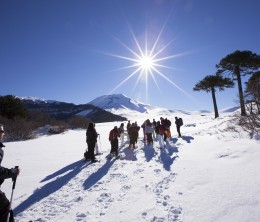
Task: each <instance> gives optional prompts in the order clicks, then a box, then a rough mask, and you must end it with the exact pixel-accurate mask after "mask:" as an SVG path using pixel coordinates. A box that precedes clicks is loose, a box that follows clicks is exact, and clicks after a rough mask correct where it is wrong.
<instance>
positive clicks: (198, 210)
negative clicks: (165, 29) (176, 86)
mask: <svg viewBox="0 0 260 222" xmlns="http://www.w3.org/2000/svg"><path fill="white" fill-rule="evenodd" d="M231 114H232V113H221V116H220V118H218V119H214V118H213V117H214V114H212V113H202V114H201V113H200V112H197V113H193V114H184V113H174V114H172V116H163V117H167V118H168V119H170V120H171V121H172V123H173V125H172V128H171V129H172V138H171V140H170V141H169V142H168V143H167V146H166V148H165V149H164V150H160V149H159V148H158V147H159V144H158V142H155V143H154V145H153V146H152V145H151V146H148V145H145V144H144V143H143V142H142V138H143V135H142V133H140V138H139V141H138V148H136V149H135V150H132V149H129V148H128V143H125V144H124V145H123V147H121V149H120V154H121V159H120V160H113V159H112V160H108V159H107V158H106V155H107V154H108V153H109V151H110V144H109V141H108V134H109V131H110V130H111V129H112V128H113V127H114V126H115V125H117V126H119V125H120V123H119V122H118V123H115V122H114V123H102V124H97V126H96V128H97V131H98V132H99V133H100V139H99V140H98V143H99V146H101V147H100V148H101V151H102V152H104V154H103V155H100V156H98V157H97V158H98V159H100V160H101V161H100V162H98V163H95V164H90V165H89V164H87V163H86V162H85V161H83V153H84V151H85V149H86V143H85V131H84V130H75V131H68V132H66V133H64V134H60V135H53V136H41V137H39V138H37V139H34V140H30V141H25V142H10V143H5V145H6V147H5V157H4V160H3V162H2V165H3V166H5V167H13V166H15V165H19V166H20V168H21V173H20V175H19V177H18V179H17V184H16V189H15V190H14V198H13V204H12V207H13V208H14V211H15V217H16V220H17V221H18V222H25V221H26V222H28V221H29V220H32V221H39V222H43V221H46V222H47V221H61V222H63V221H65V222H66V221H68V222H71V221H88V222H89V221H91V222H92V221H93V222H98V221H102V222H114V221H116V222H128V221H129V222H130V221H131V222H133V221H140V222H141V221H147V222H148V221H149V222H150V221H153V222H155V221H156V222H159V221H160V222H161V221H184V222H195V221H196V222H198V221H200V222H220V221H221V222H233V221H234V222H246V221H248V222H256V221H260V210H259V209H260V176H259V169H260V161H259V160H260V139H259V138H256V137H255V138H253V139H250V138H249V136H248V135H247V134H246V133H245V132H242V131H241V130H240V129H239V128H238V129H239V131H238V132H234V131H228V130H227V127H228V122H229V119H230V118H231ZM144 115H145V114H143V115H142V116H138V117H136V118H133V117H132V119H131V120H132V121H135V120H137V121H138V123H139V124H141V123H142V122H143V121H144V120H145V116H144ZM167 115H169V113H168V114H167ZM175 115H177V116H181V117H182V118H183V120H184V126H183V127H182V128H181V131H182V134H183V137H182V138H177V133H176V129H175V126H174V117H175ZM148 117H149V118H151V119H152V118H155V119H156V120H159V117H160V116H158V115H155V116H152V115H151V114H150V116H148ZM11 188H12V181H11V180H6V181H5V183H4V184H3V185H2V188H1V189H2V190H3V191H4V192H5V193H6V195H7V196H8V197H9V196H10V195H11Z"/></svg>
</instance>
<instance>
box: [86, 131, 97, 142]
mask: <svg viewBox="0 0 260 222" xmlns="http://www.w3.org/2000/svg"><path fill="white" fill-rule="evenodd" d="M86 135H87V143H96V142H97V137H98V134H97V131H96V129H95V128H90V129H88V130H87V133H86Z"/></svg>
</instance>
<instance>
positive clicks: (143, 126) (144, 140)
mask: <svg viewBox="0 0 260 222" xmlns="http://www.w3.org/2000/svg"><path fill="white" fill-rule="evenodd" d="M145 122H146V121H144V122H143V124H142V125H141V127H142V129H143V135H144V139H143V142H144V143H145V142H146V140H147V138H146V134H145V124H146V123H145Z"/></svg>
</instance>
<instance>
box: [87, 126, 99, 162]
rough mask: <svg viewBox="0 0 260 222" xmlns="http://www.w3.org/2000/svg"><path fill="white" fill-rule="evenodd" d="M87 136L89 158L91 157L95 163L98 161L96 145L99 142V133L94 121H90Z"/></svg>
mask: <svg viewBox="0 0 260 222" xmlns="http://www.w3.org/2000/svg"><path fill="white" fill-rule="evenodd" d="M86 136H87V144H88V154H89V158H90V160H91V162H92V163H95V162H97V160H96V159H95V154H94V150H95V145H96V143H97V137H98V134H97V131H96V129H95V127H94V123H92V122H90V123H89V124H88V129H87V132H86Z"/></svg>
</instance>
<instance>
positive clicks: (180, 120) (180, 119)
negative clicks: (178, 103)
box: [178, 118, 183, 126]
mask: <svg viewBox="0 0 260 222" xmlns="http://www.w3.org/2000/svg"><path fill="white" fill-rule="evenodd" d="M178 122H179V126H182V125H183V120H182V118H179V120H178Z"/></svg>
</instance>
